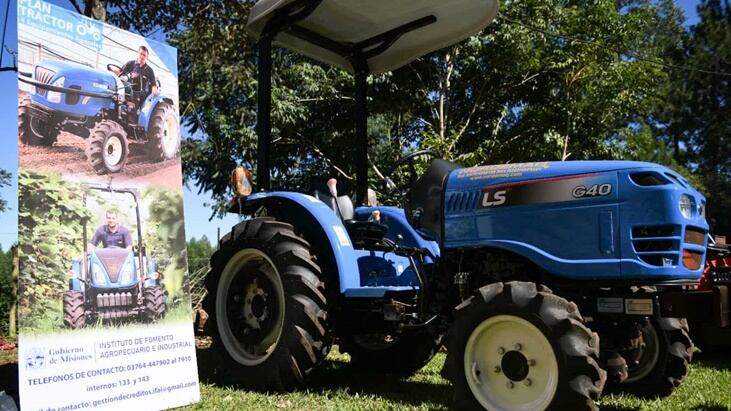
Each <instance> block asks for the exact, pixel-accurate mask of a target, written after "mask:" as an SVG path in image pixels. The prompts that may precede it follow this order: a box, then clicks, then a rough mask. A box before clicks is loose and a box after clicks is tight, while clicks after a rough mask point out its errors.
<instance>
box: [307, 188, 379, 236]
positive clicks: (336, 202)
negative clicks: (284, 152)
mask: <svg viewBox="0 0 731 411" xmlns="http://www.w3.org/2000/svg"><path fill="white" fill-rule="evenodd" d="M337 191H338V192H342V191H344V190H341V189H340V187H338V190H337ZM312 195H313V196H314V197H315V198H316V199H318V200H320V201H322V202H323V203H325V205H327V206H328V207H330V208H331V209H332V210H333V211H334V212H335V214H336V215H338V216H339V217H340V219H341V220H342V221H343V224H344V225H345V230H346V231H348V235H349V236H350V239H351V241H352V242H353V245H354V246H355V247H365V246H368V245H374V244H378V243H382V241H383V238H384V237H385V236H386V234H387V233H388V227H387V226H385V225H383V224H380V223H376V222H373V221H361V220H356V219H355V210H354V207H353V201H352V200H351V199H350V197H349V196H347V195H338V196H337V198H335V197H333V196H332V195H330V192H329V190H328V188H327V186H326V185H325V186H324V187H319V186H317V185H316V186H315V187H314V189H313V192H312Z"/></svg>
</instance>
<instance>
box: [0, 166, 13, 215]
mask: <svg viewBox="0 0 731 411" xmlns="http://www.w3.org/2000/svg"><path fill="white" fill-rule="evenodd" d="M10 177H11V175H10V173H9V172H7V171H6V170H3V169H2V168H0V187H6V186H9V185H10ZM7 208H8V202H7V200H5V199H3V198H2V197H0V213H2V212H3V211H5V210H6V209H7Z"/></svg>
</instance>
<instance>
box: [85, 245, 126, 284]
mask: <svg viewBox="0 0 731 411" xmlns="http://www.w3.org/2000/svg"><path fill="white" fill-rule="evenodd" d="M89 259H90V263H91V264H90V266H91V279H92V285H93V286H94V287H97V288H124V287H130V286H132V285H135V284H136V283H137V271H136V267H135V260H134V254H133V252H132V250H129V249H126V248H114V247H112V248H97V249H95V250H94V251H93V252H92V254H91V256H90V258H89Z"/></svg>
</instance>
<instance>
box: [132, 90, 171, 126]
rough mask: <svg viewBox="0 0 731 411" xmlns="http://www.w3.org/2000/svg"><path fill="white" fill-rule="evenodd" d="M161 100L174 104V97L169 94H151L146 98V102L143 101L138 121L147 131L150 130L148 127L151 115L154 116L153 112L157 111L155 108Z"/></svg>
mask: <svg viewBox="0 0 731 411" xmlns="http://www.w3.org/2000/svg"><path fill="white" fill-rule="evenodd" d="M160 102H165V103H168V104H170V105H174V103H173V99H172V98H170V97H169V96H164V95H162V94H158V95H157V96H156V95H154V94H150V95H149V96H147V98H146V99H145V102H144V103H142V109H141V110H140V119H139V121H138V123H139V125H141V126H143V127H144V128H145V132H147V131H148V127H150V117H152V113H153V112H154V111H155V108H156V107H157V105H158V104H160Z"/></svg>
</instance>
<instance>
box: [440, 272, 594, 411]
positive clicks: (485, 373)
mask: <svg viewBox="0 0 731 411" xmlns="http://www.w3.org/2000/svg"><path fill="white" fill-rule="evenodd" d="M446 346H447V349H448V354H447V359H446V361H445V364H444V368H443V369H442V375H443V376H444V377H445V378H446V379H448V380H450V381H451V382H452V384H453V385H454V399H455V402H456V405H457V408H459V409H463V410H483V409H488V410H545V409H550V410H595V409H596V405H595V404H594V401H595V400H597V399H598V398H599V395H600V394H601V391H602V388H603V386H604V383H605V381H606V373H605V372H604V370H602V369H601V368H599V365H598V362H597V360H598V356H599V337H598V336H597V334H596V333H593V332H591V331H590V330H589V329H588V328H587V327H586V326H585V325H584V324H583V322H582V318H581V315H580V314H579V312H578V309H577V307H576V305H575V304H574V303H571V302H569V301H567V300H565V299H563V298H561V297H558V296H556V295H553V294H552V293H551V292H550V290H548V289H547V288H545V287H540V286H538V287H537V286H536V285H535V284H533V283H525V282H510V283H504V284H503V283H494V284H490V285H486V286H484V287H482V288H480V289H479V290H478V292H477V293H476V294H475V295H474V296H473V297H471V298H469V299H467V300H465V301H464V302H463V303H462V304H460V305H459V306H458V307H457V310H456V312H455V322H454V323H453V324H452V326H451V327H450V330H449V331H448V333H447V340H446Z"/></svg>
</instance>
